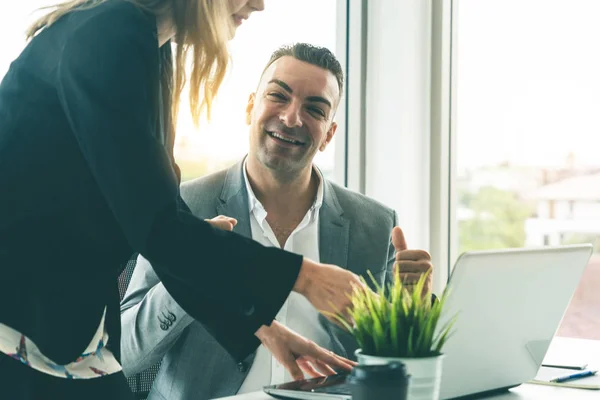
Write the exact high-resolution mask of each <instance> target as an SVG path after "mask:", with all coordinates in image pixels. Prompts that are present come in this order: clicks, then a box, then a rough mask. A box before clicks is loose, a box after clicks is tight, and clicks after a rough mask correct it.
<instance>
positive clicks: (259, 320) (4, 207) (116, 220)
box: [0, 0, 358, 399]
mask: <svg viewBox="0 0 600 400" xmlns="http://www.w3.org/2000/svg"><path fill="white" fill-rule="evenodd" d="M262 9H263V1H262V0H250V1H246V0H228V1H225V0H219V1H216V0H129V1H126V0H95V1H94V0H88V1H85V0H75V1H70V2H66V3H63V4H61V5H58V6H57V7H56V8H55V9H54V10H53V11H51V12H50V13H49V14H48V15H46V16H44V17H42V18H41V19H40V20H39V21H37V22H36V23H35V24H34V25H33V26H32V27H31V29H30V30H29V37H30V39H31V40H30V43H29V44H28V46H27V47H26V48H25V49H24V50H23V52H22V53H21V55H20V56H19V57H18V58H17V60H15V62H14V63H13V64H12V65H11V68H10V70H9V71H8V73H7V75H6V76H5V78H4V79H3V81H2V84H1V85H0V193H1V196H0V276H1V277H2V282H3V288H2V290H0V376H1V377H2V383H3V384H2V386H1V387H0V394H2V396H0V397H2V398H10V399H39V398H44V399H46V398H50V399H55V398H56V399H59V398H60V399H71V398H77V399H79V398H85V399H96V398H97V399H106V398H111V399H125V398H130V397H128V396H131V395H130V394H128V387H127V385H126V382H125V379H124V377H123V375H122V373H121V366H120V364H119V348H118V347H119V335H120V322H119V297H118V291H117V277H118V275H119V273H120V271H121V269H122V267H123V265H124V263H125V262H126V261H127V259H128V258H129V257H130V255H131V254H132V253H133V252H139V253H141V254H143V255H144V256H145V257H146V258H147V259H148V260H150V261H151V263H152V265H153V266H154V268H155V270H156V272H157V274H158V275H159V277H160V278H161V280H162V281H163V283H164V284H165V287H166V288H167V289H168V290H169V291H170V292H171V294H172V295H173V297H174V298H175V299H176V300H177V301H178V303H179V304H180V305H181V306H182V307H184V309H185V310H186V311H187V312H188V313H189V314H190V315H191V316H193V317H194V318H196V319H198V320H200V321H201V322H203V323H204V324H205V326H207V328H208V329H210V331H211V332H212V333H213V334H214V336H215V337H216V338H217V340H219V342H220V343H221V344H222V345H223V346H224V347H225V348H226V349H227V350H228V351H229V352H230V353H231V355H232V356H233V357H234V358H236V359H243V358H244V357H245V356H246V355H247V354H249V353H250V352H251V351H253V350H254V349H255V348H256V347H257V346H258V343H259V340H260V341H262V343H263V344H264V345H265V346H266V347H267V348H269V350H270V351H271V352H272V353H273V354H274V355H275V356H276V357H277V358H278V359H279V360H280V361H281V362H282V363H283V364H284V366H286V368H288V369H290V371H291V372H292V375H293V376H295V377H299V376H301V372H300V369H302V370H304V371H306V372H307V373H311V374H313V375H318V374H320V373H329V372H331V369H325V368H321V370H320V371H317V370H315V369H314V365H321V363H320V362H314V365H313V364H311V360H312V361H315V360H318V361H321V362H324V363H326V364H328V365H329V366H331V367H336V368H345V369H348V368H350V367H351V364H350V363H349V362H348V360H345V359H342V358H339V357H337V356H334V355H332V354H330V353H329V352H326V351H324V350H323V349H320V348H318V347H316V346H315V345H314V344H312V343H309V342H308V341H306V340H304V339H303V338H301V337H299V336H297V335H296V334H294V333H293V332H291V331H289V330H287V329H286V328H284V327H283V326H281V325H280V324H278V323H277V322H276V321H272V319H273V316H274V315H275V314H276V312H277V311H278V309H279V308H280V307H281V305H282V304H283V302H284V301H285V299H286V297H287V295H288V294H289V291H290V290H295V291H297V292H299V293H302V294H304V295H305V296H306V297H307V298H308V299H309V300H310V301H311V302H312V303H313V305H315V307H317V308H318V309H319V310H331V309H332V306H333V307H338V308H339V309H344V308H345V307H347V306H348V305H349V304H348V299H347V297H346V293H347V292H348V291H350V288H351V285H352V284H357V283H358V280H357V278H356V276H354V275H353V274H351V273H349V272H347V271H345V270H342V269H340V268H338V267H335V266H331V265H323V264H318V263H315V262H312V261H310V260H307V259H303V258H302V257H300V256H297V255H294V254H290V253H286V252H284V251H281V250H278V249H274V248H265V247H262V246H260V245H258V244H256V243H254V242H252V241H250V240H247V239H245V238H242V237H241V236H238V235H235V234H233V233H231V232H227V231H225V230H220V229H217V228H215V227H213V226H211V224H209V223H206V222H204V221H202V220H200V219H198V218H196V217H194V216H192V215H191V214H190V213H189V212H187V211H186V207H185V205H184V204H183V202H182V201H181V199H180V197H179V194H178V184H179V178H178V177H179V174H178V169H177V167H176V165H175V163H174V160H173V151H172V150H173V142H174V121H175V120H176V118H175V117H176V115H177V109H178V107H177V106H178V99H179V95H180V94H181V91H182V87H183V86H184V84H185V82H186V76H185V72H184V68H183V67H184V65H186V59H187V58H191V61H192V65H193V69H192V73H191V77H190V87H191V90H190V103H191V109H192V113H193V115H194V117H195V118H196V120H197V119H198V117H199V115H200V113H201V111H202V109H203V108H206V110H207V112H210V105H211V102H212V100H213V98H214V96H215V94H216V92H217V90H218V88H219V85H220V83H221V81H222V79H223V76H224V73H225V69H226V66H227V62H228V54H227V48H226V42H227V40H229V39H230V38H231V37H233V34H234V32H235V28H236V26H237V25H239V24H240V23H241V22H242V21H243V20H244V19H246V18H248V17H249V15H250V14H251V13H252V12H253V11H260V10H262ZM171 39H174V41H175V42H176V43H177V44H178V46H177V53H176V55H175V61H174V62H173V60H172V57H171V53H170V42H169V41H170V40H171ZM188 55H189V57H188ZM221 222H222V221H221ZM213 223H214V224H215V225H217V223H216V222H213ZM246 264H253V265H256V266H258V267H253V268H246V267H245V265H246ZM214 265H219V266H220V268H219V269H215V268H214V267H213V266H214ZM250 271H251V273H250ZM231 276H234V277H235V278H236V279H233V280H232V279H231ZM225 277H227V279H225ZM225 282H227V283H225ZM317 369H319V368H318V367H317ZM65 378H74V379H65ZM199 378H201V377H199ZM109 396H110V397H109Z"/></svg>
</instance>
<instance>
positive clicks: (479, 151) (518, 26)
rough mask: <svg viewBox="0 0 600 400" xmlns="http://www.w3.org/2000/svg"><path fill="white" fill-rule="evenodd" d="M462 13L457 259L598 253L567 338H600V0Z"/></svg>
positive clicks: (496, 3)
mask: <svg viewBox="0 0 600 400" xmlns="http://www.w3.org/2000/svg"><path fill="white" fill-rule="evenodd" d="M453 4H454V7H457V10H456V20H455V21H456V29H457V33H456V40H457V42H456V43H455V45H454V48H455V49H456V56H455V57H456V59H455V66H456V72H455V75H454V78H455V79H456V82H455V87H456V92H455V93H454V98H455V103H454V108H455V117H456V121H455V127H456V129H455V132H453V134H454V135H455V145H456V154H455V160H454V162H455V166H456V179H455V182H453V185H452V186H453V190H454V191H455V193H454V195H455V196H454V198H455V204H453V207H454V210H455V213H454V214H455V215H456V217H455V219H456V220H455V221H453V222H454V223H453V224H452V225H451V226H452V228H451V235H453V241H454V242H455V243H457V246H458V249H456V250H458V253H460V252H462V251H466V250H473V249H490V248H507V247H522V246H540V245H545V244H548V245H557V244H567V243H593V244H594V248H595V252H594V255H593V256H592V258H591V260H590V263H589V265H588V267H587V269H586V271H585V273H584V276H583V278H582V280H581V283H580V285H579V287H578V289H577V291H576V293H575V296H574V298H573V300H572V302H571V304H570V306H569V309H568V311H567V314H566V316H565V318H564V319H563V322H562V325H561V327H560V329H559V331H558V335H561V336H569V337H580V338H588V339H600V307H599V305H600V291H598V288H599V287H600V203H599V200H600V156H599V151H600V150H599V149H600V135H598V132H600V119H598V110H599V109H600V75H598V71H599V70H600V53H598V52H596V51H593V50H592V49H594V48H595V47H597V43H596V42H597V38H598V37H600V26H599V25H598V24H597V23H596V22H597V21H598V19H600V2H598V1H597V0H560V1H559V0H557V1H547V0H486V1H481V0H460V1H454V2H453ZM452 157H454V155H453V156H452Z"/></svg>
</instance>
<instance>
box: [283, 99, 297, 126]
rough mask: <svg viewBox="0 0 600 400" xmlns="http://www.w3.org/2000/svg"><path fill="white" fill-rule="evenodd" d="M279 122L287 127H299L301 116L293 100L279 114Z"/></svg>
mask: <svg viewBox="0 0 600 400" xmlns="http://www.w3.org/2000/svg"><path fill="white" fill-rule="evenodd" d="M279 119H280V120H281V122H283V123H284V124H285V126H287V127H288V128H299V127H301V126H302V118H301V117H300V107H299V106H297V105H296V104H294V102H292V103H290V104H288V106H287V107H285V109H283V110H282V111H281V114H280V115H279Z"/></svg>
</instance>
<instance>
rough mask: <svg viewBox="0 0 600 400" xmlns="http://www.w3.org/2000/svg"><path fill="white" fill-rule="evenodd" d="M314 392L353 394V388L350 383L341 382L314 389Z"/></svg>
mask: <svg viewBox="0 0 600 400" xmlns="http://www.w3.org/2000/svg"><path fill="white" fill-rule="evenodd" d="M312 392H315V393H329V394H347V395H351V394H352V389H351V387H350V385H349V384H347V383H341V384H339V385H334V386H325V387H320V388H316V389H312Z"/></svg>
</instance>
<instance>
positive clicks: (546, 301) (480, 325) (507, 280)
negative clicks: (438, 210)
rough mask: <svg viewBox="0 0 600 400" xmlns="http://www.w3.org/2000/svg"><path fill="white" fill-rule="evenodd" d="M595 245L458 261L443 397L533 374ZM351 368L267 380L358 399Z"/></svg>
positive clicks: (285, 394)
mask: <svg viewBox="0 0 600 400" xmlns="http://www.w3.org/2000/svg"><path fill="white" fill-rule="evenodd" d="M591 254H592V246H591V245H589V244H584V245H569V246H553V247H543V248H533V249H506V250H489V251H474V252H467V253H464V254H462V255H461V256H460V257H459V259H458V260H457V261H456V264H455V266H454V270H453V272H452V276H451V277H450V280H449V282H448V286H449V287H450V295H449V296H448V300H447V303H446V306H445V310H444V311H443V314H442V317H441V320H440V325H439V326H442V325H443V324H444V322H445V321H448V320H449V319H450V318H452V316H453V315H455V314H456V313H459V317H458V320H457V322H456V324H455V326H454V335H453V336H452V337H451V338H450V339H449V340H448V342H447V343H446V345H445V347H444V349H443V352H444V354H445V355H446V357H445V358H444V369H443V374H442V381H441V386H440V398H441V399H452V398H457V397H463V396H469V395H475V394H477V395H480V394H488V393H493V392H499V391H505V390H507V389H510V388H512V387H515V386H519V385H520V384H522V383H523V382H527V381H529V380H531V379H533V378H534V377H535V376H536V374H537V372H538V369H539V368H540V366H541V364H542V360H543V359H544V356H545V354H546V352H547V350H548V347H549V346H550V342H551V341H552V338H553V337H554V334H555V332H556V330H557V329H558V327H559V325H560V321H561V320H562V317H563V315H564V313H565V311H566V309H567V306H568V305H569V302H570V300H571V297H572V296H573V293H574V292H575V289H576V288H577V286H578V284H579V281H580V279H581V276H582V274H583V271H584V270H585V267H586V266H587V263H588V261H589V258H590V256H591ZM345 377H346V376H345V375H344V374H339V375H334V376H332V377H326V378H316V379H307V380H302V381H296V382H288V383H284V384H281V385H272V386H266V387H265V388H264V391H265V393H267V394H269V395H271V396H272V397H275V398H281V399H302V400H304V399H305V400H313V399H314V400H318V399H327V400H333V399H339V400H348V399H351V398H352V397H351V395H350V391H349V387H348V385H346V384H345Z"/></svg>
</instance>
